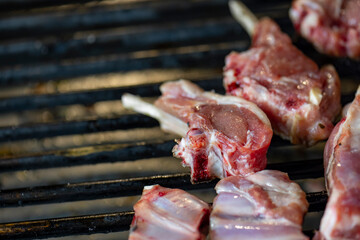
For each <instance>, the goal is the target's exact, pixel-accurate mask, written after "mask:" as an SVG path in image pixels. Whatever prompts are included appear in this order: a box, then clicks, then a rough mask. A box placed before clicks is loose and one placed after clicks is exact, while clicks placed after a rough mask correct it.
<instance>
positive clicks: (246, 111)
mask: <svg viewBox="0 0 360 240" xmlns="http://www.w3.org/2000/svg"><path fill="white" fill-rule="evenodd" d="M161 91H162V96H161V97H160V98H159V99H158V100H157V101H156V102H155V105H156V106H158V107H159V108H161V109H163V110H164V111H166V112H168V113H171V114H173V115H175V116H177V117H178V118H179V119H182V120H183V121H184V122H186V123H188V125H189V128H190V130H189V131H188V132H187V134H186V136H185V137H183V138H182V139H181V141H179V142H178V145H176V146H175V147H174V149H173V153H174V156H175V157H179V158H182V159H183V165H185V166H190V167H191V178H192V181H193V182H199V181H207V180H210V179H212V178H215V177H218V178H224V177H227V176H234V175H246V174H249V173H253V172H256V171H259V170H262V169H264V168H265V166H266V152H267V149H268V147H269V145H270V140H271V137H272V129H271V126H270V122H269V120H268V118H267V117H266V115H265V114H264V112H263V111H261V109H259V108H258V107H257V106H256V105H255V104H253V103H250V102H248V101H246V100H243V99H241V98H237V97H232V96H222V95H218V94H215V93H212V92H204V91H203V90H202V89H201V88H199V87H198V86H196V85H195V84H192V83H190V82H188V81H184V80H181V81H177V82H169V83H165V84H163V85H162V86H161Z"/></svg>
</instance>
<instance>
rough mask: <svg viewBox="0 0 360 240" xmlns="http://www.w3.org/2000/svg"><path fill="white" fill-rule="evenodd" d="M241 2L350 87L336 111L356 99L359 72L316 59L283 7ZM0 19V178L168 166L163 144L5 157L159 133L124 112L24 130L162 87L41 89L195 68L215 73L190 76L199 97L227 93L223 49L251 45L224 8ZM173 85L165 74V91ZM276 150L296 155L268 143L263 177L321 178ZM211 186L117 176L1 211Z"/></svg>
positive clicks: (201, 1)
mask: <svg viewBox="0 0 360 240" xmlns="http://www.w3.org/2000/svg"><path fill="white" fill-rule="evenodd" d="M244 2H245V4H247V5H248V6H249V7H250V8H251V9H252V10H253V11H254V12H255V14H256V15H258V16H270V17H273V18H274V19H275V20H276V21H277V22H278V23H279V25H280V26H281V28H282V29H283V30H284V31H285V32H286V33H289V34H290V35H291V36H294V37H293V40H294V42H295V44H296V45H297V46H298V47H299V48H300V49H301V50H303V51H304V53H306V54H307V55H308V56H310V57H311V58H312V59H314V60H315V61H316V62H317V63H318V64H320V65H323V64H327V63H331V64H334V65H335V67H336V68H337V70H338V72H339V75H340V77H341V78H344V79H347V80H346V81H345V83H346V85H347V86H348V89H350V90H346V91H344V92H343V94H342V104H346V103H348V102H350V101H351V100H352V99H353V96H354V90H355V87H356V86H357V84H358V83H359V82H360V81H359V80H360V65H359V63H358V62H355V61H352V60H349V59H332V58H328V57H325V56H323V55H321V54H318V53H316V51H314V49H313V48H312V47H311V46H310V45H309V44H308V43H307V42H306V41H304V40H302V39H299V38H298V37H297V36H296V35H295V34H294V33H293V28H292V26H291V23H290V21H289V19H288V17H287V10H288V8H289V6H290V0H276V1H270V2H269V1H260V0H257V1H250V0H246V1H244ZM0 12H1V18H0V36H1V38H0V85H1V87H2V88H4V89H5V90H2V89H0V91H1V92H0V114H2V116H4V117H5V118H6V116H8V115H11V116H12V115H16V116H18V117H19V118H20V119H22V120H23V121H20V123H15V124H12V123H11V122H10V123H9V124H3V125H2V127H0V154H1V156H0V177H1V175H6V174H12V173H14V174H16V173H18V172H21V171H24V170H25V171H30V172H32V171H34V172H36V171H39V170H43V169H55V171H56V170H57V169H60V168H64V167H68V168H70V167H75V166H84V167H85V166H95V164H107V163H126V162H136V161H138V160H144V159H145V161H150V159H153V158H161V157H171V149H172V147H173V146H174V144H175V143H174V141H173V140H169V139H166V138H164V139H162V138H159V139H156V138H154V139H151V140H139V141H138V140H133V139H132V138H129V139H126V140H124V141H123V140H122V141H120V140H111V141H110V142H106V141H104V142H100V143H99V144H98V143H96V144H95V143H94V144H87V143H84V146H83V147H77V146H72V147H65V148H62V147H61V146H60V147H57V146H56V147H52V148H50V150H43V151H41V150H36V151H35V150H34V151H25V150H24V151H23V152H12V151H10V150H9V152H8V151H7V150H6V149H7V146H8V145H9V144H10V145H11V144H15V145H16V143H17V142H19V145H22V144H24V145H25V144H29V141H35V142H36V143H42V142H43V141H45V140H44V139H52V138H55V137H66V136H74V135H83V136H84V137H86V136H87V135H88V134H91V133H104V132H111V131H115V130H136V129H143V130H146V129H152V128H157V127H158V125H159V124H158V122H156V121H155V120H153V119H151V118H149V117H146V116H143V115H139V114H133V113H129V112H120V113H117V114H115V116H114V115H110V116H105V117H104V116H98V115H96V114H95V117H94V116H91V117H88V116H87V115H86V114H85V115H84V117H82V118H80V119H75V120H74V119H72V120H68V119H66V117H64V116H62V115H61V114H60V115H59V116H58V117H54V119H51V120H50V121H41V120H40V121H39V120H32V118H30V119H29V120H27V116H29V115H30V113H32V112H34V115H36V114H38V113H39V112H40V113H44V112H50V113H54V115H55V116H57V114H58V112H60V111H63V110H62V109H64V108H65V109H66V108H67V107H72V106H74V105H81V106H83V107H84V108H91V107H93V106H94V105H95V104H97V103H104V102H105V103H106V102H111V101H116V100H119V99H120V98H121V95H122V94H123V93H125V92H129V93H133V94H136V95H141V96H143V97H150V98H151V97H156V96H158V95H159V94H160V91H159V86H160V84H161V82H163V81H165V80H163V81H160V82H159V81H153V82H149V83H148V82H145V83H140V84H138V83H136V84H132V85H126V84H125V83H124V84H122V81H123V80H122V79H121V78H120V79H119V83H118V85H116V86H111V85H110V86H109V87H99V88H95V89H84V90H74V91H73V90H67V91H59V92H58V91H50V92H46V91H42V90H40V92H38V89H42V87H43V86H57V84H61V81H63V80H65V81H69V82H71V81H77V80H76V78H78V77H82V78H84V77H87V76H90V77H91V76H101V74H108V73H118V74H124V73H129V72H141V71H147V70H154V69H155V70H156V69H165V70H174V69H180V70H181V71H182V73H184V74H185V73H187V71H188V69H192V68H195V69H197V70H199V71H203V70H204V71H210V69H211V70H214V69H215V70H214V71H213V74H212V76H210V77H209V76H208V75H207V76H202V75H201V74H199V76H198V75H196V76H197V77H195V78H196V79H195V82H196V83H197V84H198V85H200V87H202V88H204V89H205V90H208V91H210V90H215V91H216V92H218V93H224V89H223V87H222V76H221V70H222V66H223V64H224V57H225V56H226V55H227V54H228V53H229V52H230V51H232V50H237V51H242V50H246V49H247V48H248V47H249V45H250V41H249V38H248V36H247V35H246V34H245V32H244V30H243V29H242V28H241V26H239V25H238V24H237V23H236V22H235V21H234V20H233V19H232V18H231V17H230V13H229V10H228V6H227V1H226V0H212V1H205V0H191V1H179V0H171V1H158V0H151V1H150V0H144V1H140V0H139V1H125V2H122V1H118V0H114V1H106V0H104V1H94V0H77V1H71V2H68V1H64V0H54V1H44V0H17V1H9V0H0ZM145 74H146V73H145ZM170 75H171V74H170ZM205 75H206V74H205ZM173 76H174V77H173ZM176 76H178V75H176ZM73 78H75V79H73ZM177 78H178V77H175V74H173V75H171V76H170V77H169V79H166V80H176V79H177ZM69 79H70V80H69ZM190 80H192V79H191V78H190ZM47 84H50V85H47ZM51 84H52V85H51ZM22 87H24V88H28V89H30V90H29V91H26V92H25V93H23V92H21V94H14V95H11V94H10V95H8V94H7V93H6V89H9V90H10V91H11V90H12V89H14V88H20V89H21V88H22ZM2 93H4V94H5V95H6V97H3V96H2V95H1V94H2ZM117 107H119V106H117V105H116V106H114V108H117ZM23 118H24V119H23ZM168 138H169V137H168ZM172 139H173V138H172ZM27 141H28V142H27ZM9 148H10V147H9ZM84 148H86V149H85V150H84ZM88 148H89V149H91V150H89V149H88ZM4 149H5V150H4ZM283 149H284V150H283ZM289 149H290V150H289ZM2 151H3V152H2ZM281 151H284V152H287V153H291V154H292V155H296V154H297V151H302V150H299V149H297V148H295V147H294V146H291V145H290V144H289V142H287V141H284V140H282V139H280V138H278V137H276V136H274V138H273V140H272V143H271V146H270V149H269V152H270V153H269V155H270V157H269V164H268V166H267V168H268V169H277V170H281V171H284V172H287V173H289V176H290V178H291V179H294V180H304V179H305V180H306V179H311V178H320V177H323V163H322V161H323V160H322V158H321V156H320V155H319V154H318V152H316V154H310V153H309V154H308V153H306V154H304V157H300V158H299V159H297V160H292V161H289V162H276V161H275V162H273V161H272V159H271V158H272V157H274V156H277V155H276V154H279V152H281ZM316 151H317V150H316ZM320 151H321V150H320ZM307 154H308V155H307ZM160 167H161V166H159V168H160ZM216 182H217V180H214V181H211V182H209V183H202V184H195V185H192V184H191V183H190V175H189V173H169V174H167V173H166V170H165V174H160V175H159V174H155V173H153V174H150V176H145V175H144V176H140V177H130V178H129V177H121V174H120V175H119V177H118V176H117V177H114V178H111V179H101V180H85V181H77V182H72V183H68V182H67V181H66V180H64V181H63V182H62V183H60V184H58V183H57V184H54V183H46V184H44V185H41V186H30V187H28V186H25V187H21V186H20V187H15V188H5V189H3V187H1V190H0V207H1V208H0V210H1V209H6V208H21V207H24V206H38V205H40V204H44V203H47V204H48V203H52V204H54V205H55V204H58V203H66V202H74V203H75V202H77V201H83V200H96V199H105V198H106V199H107V198H117V197H125V196H126V197H129V196H136V195H139V194H141V191H142V188H143V187H144V186H146V185H152V184H160V185H162V186H165V187H173V188H182V189H185V190H201V189H211V188H213V187H214V185H215V184H216ZM0 183H1V182H0ZM307 199H308V201H309V203H310V207H309V212H319V211H322V210H323V209H324V207H325V204H326V200H327V195H326V192H325V191H320V192H309V193H307ZM132 217H133V212H132V211H115V212H108V213H101V214H98V213H97V214H87V215H86V214H85V215H81V216H66V217H60V218H59V217H56V216H54V217H53V218H49V219H40V220H36V219H34V220H31V221H27V220H24V221H22V220H20V221H15V222H3V223H0V238H1V239H15V238H16V239H35V238H39V239H43V238H50V237H62V236H73V235H84V234H85V235H86V234H94V233H109V232H119V231H126V230H128V228H129V225H130V223H131V219H132ZM317 228H318V226H312V228H311V229H305V230H304V232H305V233H306V234H307V235H308V236H312V235H313V230H314V229H317Z"/></svg>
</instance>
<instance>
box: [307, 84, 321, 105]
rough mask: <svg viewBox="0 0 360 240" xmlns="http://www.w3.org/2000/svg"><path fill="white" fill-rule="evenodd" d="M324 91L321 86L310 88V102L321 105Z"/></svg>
mask: <svg viewBox="0 0 360 240" xmlns="http://www.w3.org/2000/svg"><path fill="white" fill-rule="evenodd" d="M322 97H323V95H322V91H321V89H320V88H317V87H315V88H312V89H311V90H310V93H309V99H310V102H311V103H312V104H314V105H316V106H319V104H320V102H321V100H322Z"/></svg>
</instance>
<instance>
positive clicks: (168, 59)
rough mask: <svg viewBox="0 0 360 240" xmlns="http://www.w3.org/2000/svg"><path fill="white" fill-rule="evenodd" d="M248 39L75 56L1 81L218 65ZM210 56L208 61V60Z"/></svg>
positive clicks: (8, 73) (2, 74)
mask: <svg viewBox="0 0 360 240" xmlns="http://www.w3.org/2000/svg"><path fill="white" fill-rule="evenodd" d="M247 45H248V44H247V42H239V43H237V44H236V46H235V45H234V46H231V47H230V48H228V49H214V50H213V49H211V50H208V51H198V52H191V53H184V54H181V53H180V54H179V53H178V54H176V53H166V54H163V55H160V56H156V57H144V58H129V56H128V57H125V56H122V55H120V56H116V57H114V56H108V57H106V58H105V57H104V58H97V59H96V60H95V61H84V60H81V61H80V60H78V61H77V60H74V61H72V62H71V63H69V62H62V63H52V64H43V65H36V66H24V67H22V68H11V69H3V70H0V85H14V84H21V83H29V82H44V81H49V80H55V79H64V78H72V77H78V76H86V75H92V74H100V73H109V72H122V71H132V70H143V69H151V68H152V69H162V68H165V69H169V68H192V67H194V66H196V67H199V68H201V67H203V68H205V67H206V68H218V67H219V66H223V62H224V57H225V56H226V55H227V54H228V53H229V52H230V51H232V50H239V51H240V50H244V49H246V47H247ZM204 59H206V61H204Z"/></svg>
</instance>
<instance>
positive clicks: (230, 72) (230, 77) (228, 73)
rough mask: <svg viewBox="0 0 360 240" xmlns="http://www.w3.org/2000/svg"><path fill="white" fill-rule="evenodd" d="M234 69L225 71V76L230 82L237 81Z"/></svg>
mask: <svg viewBox="0 0 360 240" xmlns="http://www.w3.org/2000/svg"><path fill="white" fill-rule="evenodd" d="M234 73H235V72H234V70H233V69H229V70H227V71H225V72H224V77H225V78H226V80H227V81H228V82H229V83H232V82H235V81H236V77H235V76H234Z"/></svg>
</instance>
